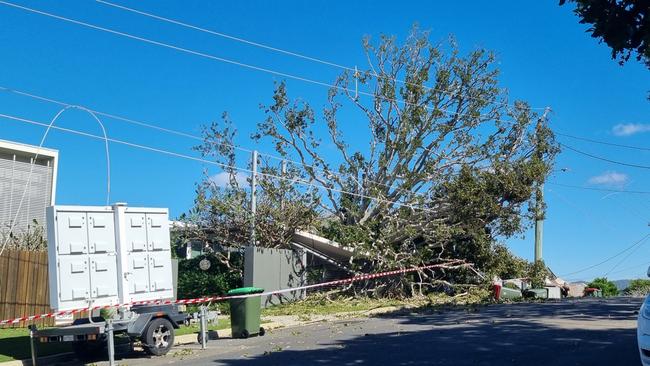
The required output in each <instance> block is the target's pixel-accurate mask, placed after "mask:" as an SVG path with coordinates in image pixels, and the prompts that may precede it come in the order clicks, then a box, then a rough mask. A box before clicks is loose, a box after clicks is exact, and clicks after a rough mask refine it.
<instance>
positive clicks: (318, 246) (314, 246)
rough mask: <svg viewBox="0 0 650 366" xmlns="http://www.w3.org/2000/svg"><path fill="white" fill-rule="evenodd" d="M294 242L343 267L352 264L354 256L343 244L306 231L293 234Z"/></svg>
mask: <svg viewBox="0 0 650 366" xmlns="http://www.w3.org/2000/svg"><path fill="white" fill-rule="evenodd" d="M293 242H294V243H296V244H298V245H300V246H301V247H304V248H306V249H311V250H314V251H316V252H318V253H320V254H322V255H325V256H327V257H328V258H329V259H331V260H334V261H336V262H338V263H340V264H343V265H345V264H348V263H350V259H351V258H352V257H353V256H354V253H353V252H352V251H351V250H349V249H348V248H345V247H343V246H342V245H341V244H339V243H337V242H335V241H332V240H329V239H327V238H323V237H322V236H318V235H315V234H312V233H308V232H306V231H300V230H297V231H296V232H295V233H294V234H293Z"/></svg>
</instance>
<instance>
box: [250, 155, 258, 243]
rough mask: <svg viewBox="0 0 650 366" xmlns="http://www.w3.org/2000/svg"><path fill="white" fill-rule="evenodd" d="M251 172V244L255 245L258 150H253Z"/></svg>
mask: <svg viewBox="0 0 650 366" xmlns="http://www.w3.org/2000/svg"><path fill="white" fill-rule="evenodd" d="M252 159H253V162H252V169H251V170H252V172H251V245H252V246H255V244H256V241H257V240H256V238H255V213H256V212H257V197H256V194H257V192H256V191H257V150H253V156H252Z"/></svg>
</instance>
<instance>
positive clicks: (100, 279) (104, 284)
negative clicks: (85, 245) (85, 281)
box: [90, 254, 118, 299]
mask: <svg viewBox="0 0 650 366" xmlns="http://www.w3.org/2000/svg"><path fill="white" fill-rule="evenodd" d="M117 276H118V273H117V257H116V256H115V255H110V254H94V255H90V296H91V297H92V298H93V299H97V298H104V297H111V296H117V281H116V278H117Z"/></svg>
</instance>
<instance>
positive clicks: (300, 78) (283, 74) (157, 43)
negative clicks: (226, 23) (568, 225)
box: [0, 1, 512, 122]
mask: <svg viewBox="0 0 650 366" xmlns="http://www.w3.org/2000/svg"><path fill="white" fill-rule="evenodd" d="M0 4H4V5H7V6H10V7H13V8H16V9H21V10H25V11H28V12H31V13H35V14H39V15H44V16H47V17H50V18H54V19H58V20H62V21H65V22H69V23H72V24H76V25H81V26H83V27H87V28H91V29H95V30H99V31H102V32H106V33H110V34H114V35H118V36H121V37H126V38H130V39H133V40H136V41H140V42H145V43H148V44H152V45H155V46H159V47H164V48H168V49H172V50H175V51H179V52H183V53H187V54H191V55H195V56H199V57H204V58H207V59H210V60H214V61H219V62H223V63H227V64H231V65H235V66H240V67H243V68H247V69H251V70H256V71H261V72H265V73H268V74H272V75H276V76H281V77H284V78H288V79H293V80H298V81H303V82H307V83H312V84H315V85H320V86H324V87H327V88H335V89H337V90H341V91H345V92H346V93H356V94H359V95H365V96H370V97H373V98H378V99H381V100H383V101H386V102H393V103H399V104H404V105H410V106H415V107H423V108H425V109H428V110H432V111H439V112H442V113H444V114H446V115H448V116H456V117H462V116H470V117H472V118H477V117H479V118H480V117H489V118H492V116H488V115H483V114H473V113H458V112H457V111H451V110H447V109H442V108H434V107H430V106H427V105H420V104H418V103H411V102H407V101H405V100H401V99H395V98H388V97H383V96H378V95H376V94H374V93H369V92H364V91H356V90H352V89H349V88H345V87H342V86H340V85H336V84H330V83H325V82H322V81H318V80H314V79H310V78H306V77H303V76H299V75H294V74H289V73H286V72H281V71H276V70H272V69H269V68H265V67H260V66H255V65H251V64H247V63H244V62H239V61H234V60H230V59H227V58H224V57H220V56H215V55H211V54H208V53H204V52H200V51H195V50H192V49H189V48H184V47H180V46H175V45H172V44H169V43H164V42H160V41H156V40H152V39H149V38H145V37H141V36H136V35H133V34H130V33H126V32H121V31H117V30H114V29H110V28H106V27H102V26H98V25H94V24H91V23H86V22H82V21H79V20H75V19H71V18H66V17H63V16H60V15H56V14H52V13H48V12H44V11H41V10H37V9H33V8H29V7H26V6H22V5H17V4H13V3H10V2H7V1H0ZM504 122H512V121H504Z"/></svg>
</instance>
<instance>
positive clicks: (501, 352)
mask: <svg viewBox="0 0 650 366" xmlns="http://www.w3.org/2000/svg"><path fill="white" fill-rule="evenodd" d="M638 306H639V301H638V300H633V301H632V300H631V301H628V300H625V301H578V302H576V303H575V304H572V303H567V302H561V303H557V304H553V303H546V304H513V305H495V306H488V307H483V308H479V309H474V310H470V311H449V312H444V313H437V312H435V311H434V312H432V313H429V314H426V313H424V314H422V313H419V314H417V315H414V314H388V315H383V316H382V318H384V319H385V320H391V319H392V322H391V324H394V327H395V331H388V332H383V333H382V332H379V333H375V334H358V335H353V336H352V338H348V339H346V340H340V341H329V340H324V341H323V342H322V343H321V345H322V346H323V348H321V349H314V350H291V349H287V350H279V349H277V350H275V351H274V350H273V349H272V348H271V347H269V351H268V352H266V353H265V354H264V355H262V356H259V357H249V358H238V359H229V360H224V359H220V360H215V362H217V361H218V362H219V363H220V364H224V365H233V366H237V365H282V366H285V365H540V366H541V365H544V366H549V365H591V366H593V365H639V364H640V361H639V356H638V351H637V348H636V333H635V329H633V328H631V327H630V323H628V322H625V323H626V324H627V325H624V326H621V325H620V323H621V322H620V320H634V319H636V315H635V311H636V310H637V309H638ZM539 317H544V318H543V319H540V318H539ZM617 321H618V322H617ZM617 323H618V325H617ZM587 324H588V325H587ZM406 325H409V326H406ZM332 326H334V324H333V325H332ZM400 327H405V328H411V329H415V330H413V331H406V332H404V331H397V330H398V329H399V328H400Z"/></svg>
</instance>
